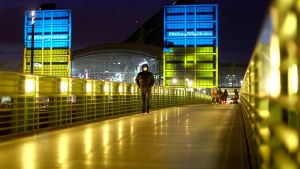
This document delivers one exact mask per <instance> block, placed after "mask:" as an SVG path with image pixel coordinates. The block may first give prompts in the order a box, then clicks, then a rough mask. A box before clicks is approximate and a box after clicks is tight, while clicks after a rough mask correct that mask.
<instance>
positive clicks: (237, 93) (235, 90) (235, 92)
mask: <svg viewBox="0 0 300 169" xmlns="http://www.w3.org/2000/svg"><path fill="white" fill-rule="evenodd" d="M239 97H240V96H239V92H238V91H237V89H234V99H233V103H234V104H238V99H239Z"/></svg>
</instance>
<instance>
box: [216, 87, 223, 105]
mask: <svg viewBox="0 0 300 169" xmlns="http://www.w3.org/2000/svg"><path fill="white" fill-rule="evenodd" d="M222 95H223V92H222V90H221V88H219V90H218V91H217V103H219V104H221V102H222Z"/></svg>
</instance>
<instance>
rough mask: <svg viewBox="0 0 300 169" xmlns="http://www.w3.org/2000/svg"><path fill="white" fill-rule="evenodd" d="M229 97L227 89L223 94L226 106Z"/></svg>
mask: <svg viewBox="0 0 300 169" xmlns="http://www.w3.org/2000/svg"><path fill="white" fill-rule="evenodd" d="M227 97H228V92H227V89H225V91H224V93H223V101H224V103H225V104H226V102H227Z"/></svg>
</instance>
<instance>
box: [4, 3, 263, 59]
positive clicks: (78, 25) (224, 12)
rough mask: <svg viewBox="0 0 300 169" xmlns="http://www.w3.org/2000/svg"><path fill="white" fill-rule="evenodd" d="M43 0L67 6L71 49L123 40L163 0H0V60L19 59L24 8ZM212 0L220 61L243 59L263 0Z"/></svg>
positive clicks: (258, 22)
mask: <svg viewBox="0 0 300 169" xmlns="http://www.w3.org/2000/svg"><path fill="white" fill-rule="evenodd" d="M49 2H50V3H56V5H57V7H58V8H71V9H72V15H73V17H72V21H73V30H72V31H73V34H72V50H76V49H79V48H82V47H86V46H90V45H96V44H102V43H111V42H120V41H123V40H125V39H126V38H127V37H128V36H129V35H130V34H131V33H133V32H134V31H135V30H136V29H137V28H138V27H139V26H140V25H141V24H142V23H143V22H145V21H146V20H147V19H149V18H150V17H151V16H152V15H154V14H155V13H156V12H157V11H158V10H159V9H160V8H161V7H162V6H163V0H0V20H1V26H0V61H1V60H11V61H22V60H23V48H24V37H23V34H24V33H23V31H24V29H23V26H24V11H25V10H32V9H37V8H38V7H39V5H40V4H41V3H49ZM217 3H218V4H219V58H220V61H221V62H233V61H234V62H239V63H243V62H244V63H246V62H248V60H249V58H250V55H251V53H252V50H253V47H254V44H255V42H256V39H257V37H258V34H259V32H260V28H261V23H262V21H263V19H264V18H265V13H266V11H267V6H268V0H218V1H217ZM136 20H137V21H138V24H136Z"/></svg>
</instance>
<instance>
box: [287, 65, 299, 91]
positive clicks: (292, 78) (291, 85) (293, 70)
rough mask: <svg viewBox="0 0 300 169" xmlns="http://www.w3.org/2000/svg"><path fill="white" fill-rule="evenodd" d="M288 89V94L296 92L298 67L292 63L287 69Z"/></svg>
mask: <svg viewBox="0 0 300 169" xmlns="http://www.w3.org/2000/svg"><path fill="white" fill-rule="evenodd" d="M288 79H289V82H288V90H289V94H290V95H293V94H296V93H297V92H298V67H297V65H296V64H293V65H292V66H291V67H289V70H288Z"/></svg>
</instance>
